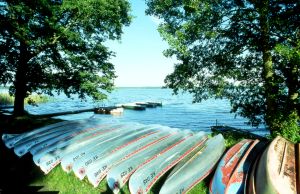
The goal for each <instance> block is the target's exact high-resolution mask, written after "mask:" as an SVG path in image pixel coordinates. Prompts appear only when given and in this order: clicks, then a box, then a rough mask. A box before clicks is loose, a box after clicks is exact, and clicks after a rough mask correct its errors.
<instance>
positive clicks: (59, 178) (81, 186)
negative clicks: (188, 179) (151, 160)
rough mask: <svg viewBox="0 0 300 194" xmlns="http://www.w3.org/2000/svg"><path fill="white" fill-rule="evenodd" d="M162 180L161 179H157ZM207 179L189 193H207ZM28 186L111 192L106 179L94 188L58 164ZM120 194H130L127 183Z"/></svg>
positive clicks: (71, 190) (108, 193) (85, 179)
mask: <svg viewBox="0 0 300 194" xmlns="http://www.w3.org/2000/svg"><path fill="white" fill-rule="evenodd" d="M159 182H162V181H159ZM207 182H208V181H207V180H205V181H202V182H200V183H199V184H197V185H196V186H195V187H194V188H193V189H192V190H191V191H189V192H188V193H189V194H196V193H197V194H206V193H208V183H207ZM30 186H43V188H42V189H40V190H39V191H45V192H46V191H59V193H66V194H69V193H70V194H71V193H81V194H93V193H95V194H96V193H97V194H98V193H106V194H113V192H112V191H111V190H110V189H109V187H108V185H107V182H106V179H104V180H102V181H101V183H100V184H99V186H98V187H96V188H94V187H93V186H92V185H91V184H90V183H89V182H88V180H87V178H84V179H83V180H79V179H78V178H77V177H76V176H75V175H74V174H73V173H69V174H67V173H66V172H64V171H63V170H62V168H61V167H60V166H57V167H56V168H54V169H53V170H52V171H51V172H50V173H49V174H47V175H44V176H43V177H42V178H39V179H37V180H34V181H33V182H32V183H31V184H30ZM161 186H162V183H159V184H158V185H156V186H155V187H157V189H158V190H159V188H160V187H161ZM120 193H122V194H130V192H129V188H128V184H126V185H125V186H124V187H123V188H122V190H121V192H120ZM149 193H150V194H156V193H158V192H157V190H155V191H150V192H149Z"/></svg>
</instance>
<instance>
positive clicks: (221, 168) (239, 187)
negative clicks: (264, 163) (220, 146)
mask: <svg viewBox="0 0 300 194" xmlns="http://www.w3.org/2000/svg"><path fill="white" fill-rule="evenodd" d="M265 144H266V143H265V142H260V141H259V140H250V139H244V140H242V141H240V142H239V143H237V144H236V145H234V146H233V147H232V148H230V149H229V150H228V151H227V152H226V154H225V155H224V156H223V158H222V159H221V160H220V162H219V164H218V167H217V169H216V172H215V174H214V177H213V179H212V180H211V183H210V188H209V189H210V193H213V194H217V193H244V191H245V185H246V179H247V176H248V174H250V169H251V166H252V165H253V162H254V161H255V160H256V158H257V157H258V155H259V153H261V152H262V149H263V148H264V147H265Z"/></svg>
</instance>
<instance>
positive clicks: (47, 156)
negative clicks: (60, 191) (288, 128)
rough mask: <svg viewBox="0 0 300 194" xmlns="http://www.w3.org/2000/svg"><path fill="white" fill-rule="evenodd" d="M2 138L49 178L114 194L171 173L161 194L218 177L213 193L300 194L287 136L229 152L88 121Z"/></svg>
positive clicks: (164, 130)
mask: <svg viewBox="0 0 300 194" xmlns="http://www.w3.org/2000/svg"><path fill="white" fill-rule="evenodd" d="M2 139H3V142H4V143H5V145H6V146H7V147H8V148H13V149H14V152H15V153H16V155H18V156H20V157H21V156H23V155H24V154H26V153H28V152H30V153H31V154H32V155H33V161H34V163H35V164H36V165H37V166H39V167H40V168H41V170H42V171H44V172H45V173H46V174H47V173H48V172H50V171H51V170H52V169H53V168H54V167H56V166H57V165H58V164H61V167H62V169H63V170H64V171H66V172H67V173H69V172H71V171H73V172H74V174H75V175H76V176H77V177H78V178H79V179H83V178H85V177H87V179H88V180H89V182H90V183H91V184H93V185H94V186H95V187H97V186H98V185H99V183H100V181H102V180H103V179H104V178H105V177H106V180H107V183H108V186H109V187H110V188H111V189H112V191H113V192H114V193H118V192H119V191H120V189H121V188H122V187H123V186H124V185H125V184H127V183H128V185H129V189H130V192H131V193H147V192H149V190H150V189H151V188H152V186H153V185H154V184H155V183H156V182H157V181H158V179H159V178H161V177H162V176H163V175H164V174H165V173H166V172H168V171H170V172H169V175H168V177H167V179H166V181H165V182H164V184H163V185H162V187H161V189H160V192H159V193H163V194H164V193H186V192H188V191H189V190H190V189H192V188H193V187H194V186H195V185H196V184H197V183H199V182H201V181H202V180H203V179H204V178H205V177H207V176H208V175H209V174H212V173H213V178H212V180H211V183H210V193H216V194H217V193H218V194H220V193H249V194H250V193H257V194H260V193H262V194H267V193H270V194H272V193H287V194H289V193H291V194H296V193H297V191H298V193H299V187H300V186H299V174H300V173H299V166H300V165H299V144H296V145H295V144H292V143H290V142H288V141H287V140H285V139H283V138H281V137H277V138H276V139H274V140H273V141H272V142H271V143H270V144H269V145H268V144H267V142H262V141H258V140H249V139H245V140H242V141H241V142H239V143H238V144H236V145H234V146H233V147H232V148H230V149H229V150H228V151H227V152H226V153H225V154H223V153H224V150H225V143H224V138H223V136H222V135H221V134H219V135H217V136H215V137H212V138H208V136H207V134H206V133H204V132H201V131H200V132H192V131H190V130H179V129H174V128H169V127H163V126H160V125H141V124H138V123H105V122H102V121H99V120H96V119H87V120H79V121H65V122H60V123H56V124H52V125H49V126H46V127H42V128H38V129H36V130H33V131H30V132H26V133H22V134H4V135H3V136H2ZM222 155H223V157H222ZM221 157H222V158H221ZM220 158H221V159H220ZM215 169H216V170H215ZM214 170H215V171H214Z"/></svg>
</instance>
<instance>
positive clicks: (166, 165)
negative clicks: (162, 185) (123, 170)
mask: <svg viewBox="0 0 300 194" xmlns="http://www.w3.org/2000/svg"><path fill="white" fill-rule="evenodd" d="M206 139H207V138H206V136H205V135H204V133H203V132H200V133H197V134H194V135H191V136H188V137H186V138H184V139H182V140H181V141H179V142H177V143H178V144H177V145H175V146H174V147H172V148H170V149H169V150H168V151H166V152H165V153H163V154H161V155H159V156H158V157H157V158H155V159H154V160H152V161H151V162H150V163H147V164H145V165H143V166H141V167H140V168H139V169H137V170H136V171H135V172H134V173H133V174H132V175H131V177H130V179H129V190H130V192H131V193H133V194H135V193H147V192H149V190H150V189H151V187H152V186H153V185H154V184H155V183H156V181H157V180H158V179H159V178H160V177H161V176H163V175H164V174H165V173H166V172H167V171H168V170H170V169H171V168H172V167H173V166H175V165H176V164H177V163H178V162H180V161H181V160H182V159H184V158H185V157H186V156H187V155H188V154H190V153H191V152H193V150H195V149H197V148H198V147H199V146H203V144H204V142H205V141H206Z"/></svg>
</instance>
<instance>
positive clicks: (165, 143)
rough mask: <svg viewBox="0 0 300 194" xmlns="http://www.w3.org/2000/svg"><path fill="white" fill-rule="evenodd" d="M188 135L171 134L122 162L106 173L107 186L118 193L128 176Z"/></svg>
mask: <svg viewBox="0 0 300 194" xmlns="http://www.w3.org/2000/svg"><path fill="white" fill-rule="evenodd" d="M186 135H188V134H184V133H173V134H171V135H170V136H169V137H167V138H165V139H164V140H162V141H160V142H158V143H156V144H155V145H153V146H151V147H148V148H147V149H146V150H144V151H143V152H142V153H140V154H138V155H135V156H133V157H132V158H129V159H127V160H124V161H122V162H120V163H118V164H117V165H115V166H114V167H112V169H111V170H109V171H108V173H107V184H108V186H109V187H110V189H111V190H112V191H113V192H114V193H118V192H119V191H120V189H121V188H122V187H123V186H124V185H125V184H126V183H127V181H128V180H129V178H130V176H131V175H132V174H133V173H134V172H135V171H136V170H137V169H138V168H139V167H140V166H143V165H145V164H147V163H149V162H151V161H152V160H154V159H155V158H157V157H158V156H159V155H161V154H163V153H164V152H166V151H168V150H169V149H171V148H172V147H174V146H175V145H176V144H177V142H178V141H180V140H181V139H182V138H184V136H186Z"/></svg>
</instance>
